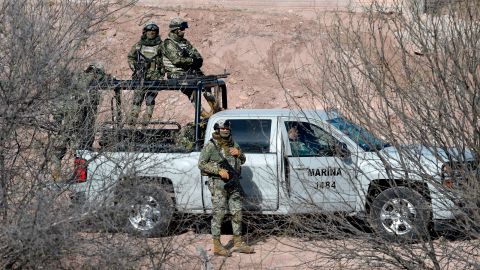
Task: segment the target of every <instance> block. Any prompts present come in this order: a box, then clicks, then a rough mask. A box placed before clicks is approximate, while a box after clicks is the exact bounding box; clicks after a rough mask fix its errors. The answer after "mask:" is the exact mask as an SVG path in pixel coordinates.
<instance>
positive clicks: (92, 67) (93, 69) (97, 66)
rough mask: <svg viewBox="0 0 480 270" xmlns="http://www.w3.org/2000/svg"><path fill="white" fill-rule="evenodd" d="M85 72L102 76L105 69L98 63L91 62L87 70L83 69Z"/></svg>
mask: <svg viewBox="0 0 480 270" xmlns="http://www.w3.org/2000/svg"><path fill="white" fill-rule="evenodd" d="M85 72H86V73H90V72H95V73H102V74H103V73H105V68H104V67H103V65H102V64H101V63H99V62H92V63H90V64H89V65H88V66H87V68H86V69H85Z"/></svg>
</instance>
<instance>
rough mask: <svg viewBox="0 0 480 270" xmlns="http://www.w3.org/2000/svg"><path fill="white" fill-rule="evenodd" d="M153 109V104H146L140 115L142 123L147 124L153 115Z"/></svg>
mask: <svg viewBox="0 0 480 270" xmlns="http://www.w3.org/2000/svg"><path fill="white" fill-rule="evenodd" d="M153 109H154V107H153V106H147V109H146V110H145V113H144V114H143V117H142V125H144V126H147V125H148V124H149V123H150V120H151V119H152V115H153Z"/></svg>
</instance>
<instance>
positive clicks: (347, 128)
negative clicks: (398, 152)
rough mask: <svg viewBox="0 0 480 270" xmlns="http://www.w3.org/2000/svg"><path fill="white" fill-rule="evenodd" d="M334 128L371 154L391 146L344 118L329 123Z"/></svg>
mask: <svg viewBox="0 0 480 270" xmlns="http://www.w3.org/2000/svg"><path fill="white" fill-rule="evenodd" d="M327 122H328V123H330V124H332V125H333V126H334V127H336V128H337V129H339V130H340V131H342V132H343V133H344V134H345V135H347V136H348V137H349V138H350V139H352V140H353V141H354V142H356V143H358V145H359V146H360V147H361V148H362V149H363V150H365V151H367V152H371V151H376V150H381V149H383V148H385V147H388V146H390V144H388V143H386V142H385V141H383V140H382V139H379V138H377V137H375V135H373V134H372V133H370V132H368V131H367V130H365V129H363V128H361V127H360V126H358V125H356V124H354V123H352V122H350V121H348V120H347V119H344V118H340V117H339V118H334V119H330V120H328V121H327Z"/></svg>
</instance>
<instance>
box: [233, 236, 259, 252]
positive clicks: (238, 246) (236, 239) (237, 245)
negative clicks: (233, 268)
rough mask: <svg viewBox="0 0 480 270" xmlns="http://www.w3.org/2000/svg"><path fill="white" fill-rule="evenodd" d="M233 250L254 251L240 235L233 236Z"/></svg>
mask: <svg viewBox="0 0 480 270" xmlns="http://www.w3.org/2000/svg"><path fill="white" fill-rule="evenodd" d="M233 251H236V252H240V253H247V254H251V253H254V252H255V251H254V250H253V247H251V246H249V245H247V243H245V242H244V241H243V240H242V236H240V235H234V236H233Z"/></svg>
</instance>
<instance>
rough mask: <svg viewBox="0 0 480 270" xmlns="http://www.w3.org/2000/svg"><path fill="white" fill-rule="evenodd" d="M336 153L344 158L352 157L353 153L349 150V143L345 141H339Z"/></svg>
mask: <svg viewBox="0 0 480 270" xmlns="http://www.w3.org/2000/svg"><path fill="white" fill-rule="evenodd" d="M335 154H336V156H338V157H341V158H342V159H347V158H350V156H351V155H352V153H351V152H350V150H348V147H347V144H346V143H343V142H338V143H337V145H336V149H335Z"/></svg>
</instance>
